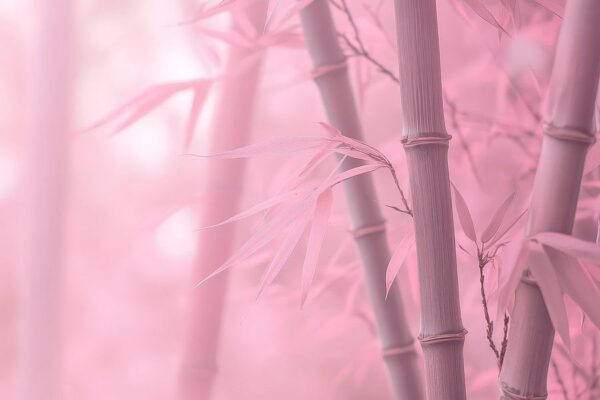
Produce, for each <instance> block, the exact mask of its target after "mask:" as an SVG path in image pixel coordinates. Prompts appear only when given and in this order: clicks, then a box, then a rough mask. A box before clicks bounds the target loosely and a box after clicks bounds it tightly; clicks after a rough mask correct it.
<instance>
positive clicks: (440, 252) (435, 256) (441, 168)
mask: <svg viewBox="0 0 600 400" xmlns="http://www.w3.org/2000/svg"><path fill="white" fill-rule="evenodd" d="M395 6H396V29H397V35H398V59H399V65H400V89H401V91H400V94H401V100H402V115H403V124H404V126H403V129H404V140H403V141H404V147H405V151H406V159H407V162H408V171H409V175H410V188H411V193H412V199H413V200H412V201H413V213H414V225H415V236H416V245H417V259H418V263H419V283H420V293H421V334H420V336H419V339H420V341H421V346H422V348H423V355H424V359H425V376H426V393H427V399H429V400H442V399H444V400H447V399H452V400H461V399H465V398H466V394H465V376H464V365H463V344H464V335H465V330H464V328H463V325H462V320H461V315H460V304H459V292H458V279H457V272H456V249H455V240H454V224H453V217H452V203H451V196H450V180H449V173H448V139H449V136H448V135H447V133H446V127H445V125H444V113H443V106H442V84H441V72H440V53H439V39H438V28H437V15H436V4H435V0H396V1H395Z"/></svg>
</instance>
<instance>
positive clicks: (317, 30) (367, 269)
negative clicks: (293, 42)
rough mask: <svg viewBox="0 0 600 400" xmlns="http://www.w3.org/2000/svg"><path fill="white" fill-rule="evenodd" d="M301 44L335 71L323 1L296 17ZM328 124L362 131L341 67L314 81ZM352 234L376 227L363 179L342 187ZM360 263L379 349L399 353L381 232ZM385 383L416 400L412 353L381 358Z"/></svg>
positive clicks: (335, 45)
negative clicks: (301, 27)
mask: <svg viewBox="0 0 600 400" xmlns="http://www.w3.org/2000/svg"><path fill="white" fill-rule="evenodd" d="M300 18H301V20H302V26H303V30H304V36H305V38H306V44H307V46H308V50H309V52H310V55H311V57H312V61H313V64H314V66H315V68H316V69H318V68H319V67H327V66H336V65H337V66H339V65H343V64H344V63H345V62H346V59H345V56H344V55H343V53H342V51H341V49H340V45H339V42H338V38H337V32H336V29H335V25H334V22H333V19H332V16H331V12H330V9H329V4H328V2H327V0H316V1H314V2H312V3H311V4H310V5H308V6H307V7H305V8H304V9H302V11H301V12H300ZM315 82H316V84H317V86H318V88H319V91H320V94H321V99H322V102H323V105H324V107H325V110H326V113H327V119H328V121H329V123H330V124H332V125H333V126H335V127H336V128H338V129H339V130H341V131H342V133H343V134H344V135H345V136H348V137H351V138H354V139H359V140H363V131H362V126H361V123H360V120H359V115H358V110H357V107H356V103H355V99H354V96H353V93H352V88H351V86H350V80H349V78H348V70H347V68H346V67H343V68H337V69H333V70H331V71H329V72H327V73H324V74H322V75H320V76H316V77H315ZM360 164H361V162H360V161H359V160H354V159H353V160H347V161H345V162H344V166H343V168H344V169H346V170H347V169H351V168H354V167H357V166H358V165H360ZM344 189H345V192H346V196H347V199H348V206H349V209H350V216H351V221H352V228H353V230H358V229H361V228H364V227H369V226H375V225H378V224H381V223H382V221H383V216H382V215H381V211H380V208H379V204H378V200H377V192H376V191H375V186H374V184H373V180H372V178H371V176H369V175H361V176H357V177H355V178H353V179H350V180H348V181H346V182H345V183H344ZM356 245H357V247H358V251H359V253H360V257H361V259H362V265H363V269H364V276H365V282H366V287H367V291H368V294H369V298H370V300H371V304H372V308H373V312H374V314H375V321H376V324H377V331H378V334H379V340H380V342H381V346H382V348H383V349H393V348H404V347H406V346H409V345H411V344H412V343H413V342H414V337H413V335H412V333H411V332H410V328H409V326H408V323H407V321H406V316H405V312H404V307H403V305H402V298H401V295H400V291H399V288H398V285H397V284H394V287H393V288H392V289H391V290H390V292H389V295H388V297H387V299H386V283H385V282H386V280H385V275H386V267H387V264H388V262H389V260H390V250H389V247H388V243H387V235H386V233H385V231H379V232H375V233H372V234H369V235H365V236H361V237H359V238H357V239H356ZM384 362H385V364H386V368H387V374H388V380H389V383H390V387H391V392H392V395H393V398H394V399H415V400H418V399H421V398H423V389H422V384H421V378H420V368H419V363H418V358H417V354H416V353H415V352H414V351H412V352H407V353H402V354H396V355H389V356H386V357H384Z"/></svg>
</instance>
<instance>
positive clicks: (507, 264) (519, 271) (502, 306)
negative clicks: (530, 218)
mask: <svg viewBox="0 0 600 400" xmlns="http://www.w3.org/2000/svg"><path fill="white" fill-rule="evenodd" d="M529 252H530V244H529V241H528V240H525V239H520V240H516V241H514V242H511V243H509V244H508V245H507V246H506V248H505V250H504V254H505V257H504V259H505V261H504V262H503V265H502V269H503V270H504V272H505V273H508V279H506V281H505V282H500V283H499V285H498V286H499V290H498V292H496V293H498V308H497V317H496V318H497V319H499V318H500V317H501V316H502V315H503V314H504V312H505V311H506V310H507V308H508V304H509V302H510V299H511V298H512V296H513V295H514V293H515V290H516V289H517V286H518V284H519V281H520V280H521V276H522V275H523V271H524V270H525V263H526V262H527V258H528V256H529ZM491 297H495V296H491Z"/></svg>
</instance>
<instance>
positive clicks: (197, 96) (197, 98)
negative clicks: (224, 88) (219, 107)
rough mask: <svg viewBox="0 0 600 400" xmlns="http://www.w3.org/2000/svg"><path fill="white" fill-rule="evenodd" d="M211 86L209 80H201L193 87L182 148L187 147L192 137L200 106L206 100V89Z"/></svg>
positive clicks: (200, 109)
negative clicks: (192, 97) (192, 96)
mask: <svg viewBox="0 0 600 400" xmlns="http://www.w3.org/2000/svg"><path fill="white" fill-rule="evenodd" d="M210 86H211V82H210V81H206V82H201V83H199V84H198V85H196V87H195V88H194V100H193V101H192V107H191V109H190V115H189V116H188V121H187V125H186V128H185V137H184V149H186V150H187V149H189V147H190V144H191V143H192V139H193V137H194V131H195V130H196V125H197V123H198V116H199V115H200V112H201V111H202V107H203V106H204V103H205V101H206V97H207V95H208V89H209V88H210Z"/></svg>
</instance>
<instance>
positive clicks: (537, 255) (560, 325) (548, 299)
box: [529, 244, 571, 349]
mask: <svg viewBox="0 0 600 400" xmlns="http://www.w3.org/2000/svg"><path fill="white" fill-rule="evenodd" d="M532 246H534V247H533V249H532V251H531V254H530V257H529V261H530V262H529V268H530V270H531V273H532V274H533V277H534V278H535V281H536V282H537V284H538V286H539V287H540V291H541V292H542V297H543V298H544V303H545V304H546V309H547V310H548V314H549V315H550V319H551V320H552V325H554V329H556V332H557V333H558V335H559V336H560V338H561V339H562V342H563V343H564V345H565V346H566V347H567V348H568V349H570V348H571V338H570V336H569V318H568V317H567V310H566V308H565V302H564V299H563V293H562V289H561V288H560V283H559V281H558V276H557V275H556V271H555V270H554V266H553V265H552V263H551V262H550V259H549V258H548V255H547V254H546V253H545V252H544V249H543V248H542V247H541V246H540V245H539V244H537V245H536V244H533V245H532Z"/></svg>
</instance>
